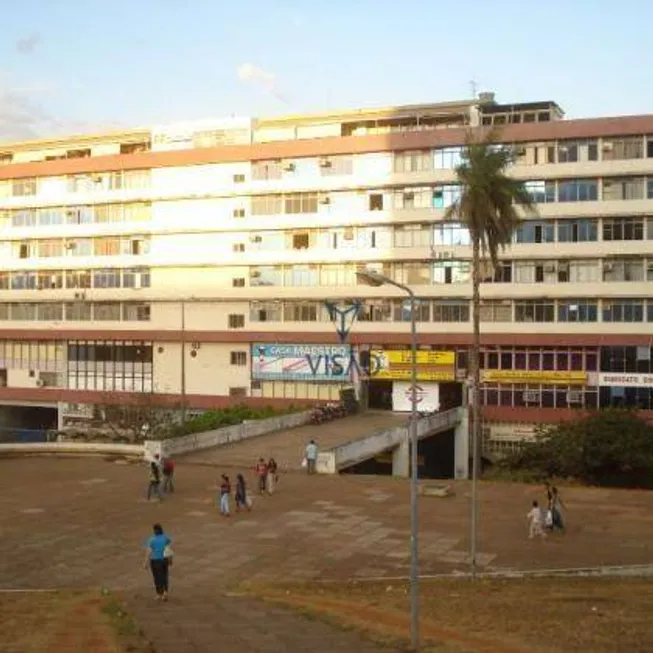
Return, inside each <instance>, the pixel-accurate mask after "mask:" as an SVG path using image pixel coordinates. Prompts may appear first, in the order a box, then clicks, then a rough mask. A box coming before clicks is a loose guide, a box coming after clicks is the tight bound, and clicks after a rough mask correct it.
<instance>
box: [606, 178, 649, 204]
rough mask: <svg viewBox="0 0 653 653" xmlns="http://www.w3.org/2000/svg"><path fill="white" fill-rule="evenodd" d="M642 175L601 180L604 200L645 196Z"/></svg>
mask: <svg viewBox="0 0 653 653" xmlns="http://www.w3.org/2000/svg"><path fill="white" fill-rule="evenodd" d="M644 182H645V179H644V177H622V178H616V179H604V180H603V199H604V200H641V199H644V197H645V189H644Z"/></svg>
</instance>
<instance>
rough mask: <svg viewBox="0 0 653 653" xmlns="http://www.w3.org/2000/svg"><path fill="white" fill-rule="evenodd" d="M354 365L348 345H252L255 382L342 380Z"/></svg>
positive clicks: (344, 379)
mask: <svg viewBox="0 0 653 653" xmlns="http://www.w3.org/2000/svg"><path fill="white" fill-rule="evenodd" d="M355 365H356V362H355V360H354V359H353V357H352V352H351V347H350V346H349V345H285V344H284V345H273V344H266V343H255V344H253V345H252V379H254V380H255V381H334V382H335V381H337V382H340V383H346V382H348V381H349V380H350V378H351V371H352V367H354V366H355Z"/></svg>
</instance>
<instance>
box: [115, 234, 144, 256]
mask: <svg viewBox="0 0 653 653" xmlns="http://www.w3.org/2000/svg"><path fill="white" fill-rule="evenodd" d="M149 251H150V240H149V238H140V237H137V238H127V239H126V240H124V241H123V242H122V253H123V254H127V256H142V255H143V254H148V253H149Z"/></svg>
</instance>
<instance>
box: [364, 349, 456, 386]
mask: <svg viewBox="0 0 653 653" xmlns="http://www.w3.org/2000/svg"><path fill="white" fill-rule="evenodd" d="M412 360H413V357H412V354H411V352H410V351H405V350H399V349H394V350H383V349H373V350H372V351H370V376H371V377H372V378H374V379H393V380H395V381H410V379H411V375H412ZM455 362H456V354H455V352H453V351H423V350H418V351H417V380H418V381H454V380H455V378H456V370H455Z"/></svg>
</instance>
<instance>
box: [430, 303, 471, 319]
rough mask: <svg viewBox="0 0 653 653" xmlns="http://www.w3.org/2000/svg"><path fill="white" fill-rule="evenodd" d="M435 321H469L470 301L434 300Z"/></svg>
mask: <svg viewBox="0 0 653 653" xmlns="http://www.w3.org/2000/svg"><path fill="white" fill-rule="evenodd" d="M433 321H434V322H469V301H467V300H460V299H443V300H437V301H434V302H433Z"/></svg>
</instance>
